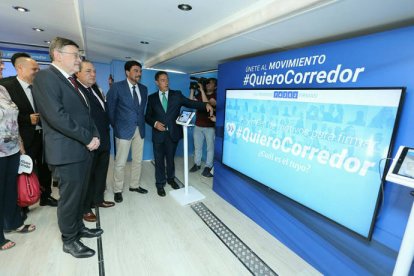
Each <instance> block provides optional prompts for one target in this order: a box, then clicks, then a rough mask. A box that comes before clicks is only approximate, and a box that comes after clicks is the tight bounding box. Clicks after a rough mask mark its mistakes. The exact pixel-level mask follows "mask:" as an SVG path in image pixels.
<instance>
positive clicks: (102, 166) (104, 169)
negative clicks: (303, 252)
mask: <svg viewBox="0 0 414 276" xmlns="http://www.w3.org/2000/svg"><path fill="white" fill-rule="evenodd" d="M108 166H109V151H107V150H102V151H101V150H97V151H95V152H94V154H93V160H92V166H91V175H90V178H89V185H88V191H87V192H86V199H85V203H84V208H83V212H84V213H85V214H86V213H88V212H90V211H91V208H92V205H95V204H99V203H102V202H103V201H104V193H105V188H106V175H107V173H108Z"/></svg>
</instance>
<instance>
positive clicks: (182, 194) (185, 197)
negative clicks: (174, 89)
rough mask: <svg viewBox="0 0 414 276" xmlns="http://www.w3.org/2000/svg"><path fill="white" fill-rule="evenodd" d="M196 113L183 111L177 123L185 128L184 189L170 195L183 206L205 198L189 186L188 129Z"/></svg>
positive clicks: (171, 192) (174, 191)
mask: <svg viewBox="0 0 414 276" xmlns="http://www.w3.org/2000/svg"><path fill="white" fill-rule="evenodd" d="M194 115H195V113H194V112H191V111H182V112H181V115H180V116H179V117H178V118H177V121H176V123H177V124H179V125H182V126H183V131H184V189H178V190H173V191H170V195H171V197H172V198H174V199H175V200H176V201H177V202H178V203H179V204H181V205H182V206H184V205H187V204H190V203H193V202H196V201H200V200H202V199H204V198H205V196H204V195H203V194H202V193H200V192H199V191H198V190H197V189H196V188H194V187H192V186H189V185H188V137H187V128H188V127H189V126H193V125H190V122H191V119H192V118H193V117H194Z"/></svg>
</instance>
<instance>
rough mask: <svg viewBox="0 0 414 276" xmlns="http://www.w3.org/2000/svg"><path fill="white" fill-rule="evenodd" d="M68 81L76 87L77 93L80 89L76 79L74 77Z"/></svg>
mask: <svg viewBox="0 0 414 276" xmlns="http://www.w3.org/2000/svg"><path fill="white" fill-rule="evenodd" d="M68 79H69V80H70V82H71V83H72V85H73V87H75V89H76V91H79V87H78V84H77V83H76V81H75V78H74V77H69V78H68Z"/></svg>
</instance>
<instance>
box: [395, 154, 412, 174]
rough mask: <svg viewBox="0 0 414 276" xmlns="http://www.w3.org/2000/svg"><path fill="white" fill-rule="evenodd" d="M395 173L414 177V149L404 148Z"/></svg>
mask: <svg viewBox="0 0 414 276" xmlns="http://www.w3.org/2000/svg"><path fill="white" fill-rule="evenodd" d="M393 173H394V174H398V175H401V176H405V177H409V178H414V149H412V148H404V150H403V152H402V153H401V156H400V158H399V159H398V161H397V164H396V166H395V168H394V171H393Z"/></svg>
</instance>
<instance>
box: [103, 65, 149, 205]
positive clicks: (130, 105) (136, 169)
mask: <svg viewBox="0 0 414 276" xmlns="http://www.w3.org/2000/svg"><path fill="white" fill-rule="evenodd" d="M124 69H125V74H126V77H127V78H126V80H123V81H119V82H115V83H114V84H112V86H111V88H110V89H109V91H108V94H107V97H106V99H107V104H108V115H109V120H110V122H111V125H112V128H113V130H114V135H115V146H116V156H115V167H114V186H113V191H114V200H115V201H116V202H118V203H119V202H122V200H123V198H122V191H123V189H124V178H125V165H126V162H127V159H128V154H129V150H130V149H131V150H132V164H131V183H129V190H130V191H131V192H138V193H141V194H146V193H147V192H148V191H147V190H146V189H144V188H143V187H140V178H141V166H142V164H141V163H142V153H143V150H144V137H145V118H144V111H145V106H146V105H147V97H148V90H147V87H146V86H145V85H142V84H140V83H139V81H140V80H141V74H142V66H141V64H140V63H139V62H137V61H135V60H130V61H127V62H126V63H125V66H124Z"/></svg>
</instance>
